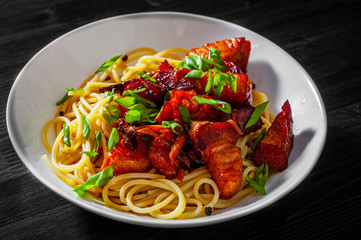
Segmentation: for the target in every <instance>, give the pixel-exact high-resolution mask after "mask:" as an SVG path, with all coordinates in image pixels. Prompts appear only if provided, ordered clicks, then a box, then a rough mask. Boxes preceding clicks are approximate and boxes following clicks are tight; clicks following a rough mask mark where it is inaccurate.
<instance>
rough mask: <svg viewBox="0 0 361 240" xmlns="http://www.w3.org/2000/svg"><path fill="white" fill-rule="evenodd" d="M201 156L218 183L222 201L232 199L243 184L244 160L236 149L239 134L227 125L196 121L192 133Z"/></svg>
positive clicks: (190, 133)
mask: <svg viewBox="0 0 361 240" xmlns="http://www.w3.org/2000/svg"><path fill="white" fill-rule="evenodd" d="M189 136H190V139H191V141H192V142H193V144H194V145H193V146H194V148H195V151H196V152H197V153H198V155H200V156H201V159H202V161H203V162H204V163H206V165H207V168H208V170H209V172H210V173H211V176H212V179H213V180H214V181H215V182H216V184H217V186H218V188H219V191H220V198H222V199H229V198H231V197H232V196H234V194H236V193H237V191H238V189H239V187H240V185H241V183H242V162H243V160H242V158H241V151H240V149H239V148H238V147H237V146H235V143H236V142H237V139H238V138H239V135H238V133H237V132H236V131H235V129H234V128H233V127H232V125H231V124H229V123H227V122H217V123H211V122H207V121H194V122H193V123H192V127H191V130H190V132H189Z"/></svg>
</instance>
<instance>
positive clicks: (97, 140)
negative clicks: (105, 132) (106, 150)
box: [93, 130, 102, 151]
mask: <svg viewBox="0 0 361 240" xmlns="http://www.w3.org/2000/svg"><path fill="white" fill-rule="evenodd" d="M101 140H102V133H101V132H100V131H99V130H98V131H97V132H96V133H95V137H94V147H93V151H98V149H99V147H100V142H101Z"/></svg>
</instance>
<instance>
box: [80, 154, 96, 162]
mask: <svg viewBox="0 0 361 240" xmlns="http://www.w3.org/2000/svg"><path fill="white" fill-rule="evenodd" d="M82 153H84V154H85V155H87V156H88V157H89V159H90V161H91V162H93V160H94V158H95V157H96V156H97V155H98V154H99V153H98V152H95V151H83V152H82Z"/></svg>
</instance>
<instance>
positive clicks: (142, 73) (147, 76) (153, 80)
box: [138, 72, 157, 82]
mask: <svg viewBox="0 0 361 240" xmlns="http://www.w3.org/2000/svg"><path fill="white" fill-rule="evenodd" d="M138 76H139V77H141V78H144V79H147V80H149V81H151V82H157V80H155V79H154V78H152V77H151V76H149V75H148V74H147V73H145V72H140V73H138Z"/></svg>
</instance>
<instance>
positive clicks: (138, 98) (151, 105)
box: [118, 88, 157, 108]
mask: <svg viewBox="0 0 361 240" xmlns="http://www.w3.org/2000/svg"><path fill="white" fill-rule="evenodd" d="M143 91H145V88H141V89H139V90H136V91H132V90H127V91H125V92H124V93H123V95H130V96H131V97H133V98H134V99H135V100H136V101H138V102H139V103H143V104H144V105H145V106H146V107H147V108H157V105H156V104H155V103H154V102H152V101H150V100H148V99H145V98H142V97H141V96H139V95H138V94H137V93H139V92H143ZM118 99H119V98H118ZM119 104H120V103H119Z"/></svg>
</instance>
